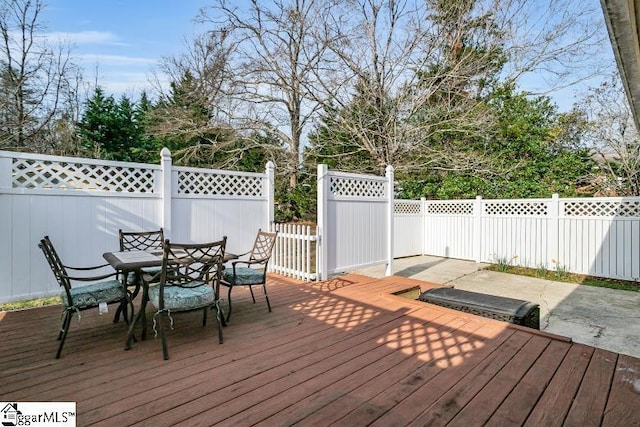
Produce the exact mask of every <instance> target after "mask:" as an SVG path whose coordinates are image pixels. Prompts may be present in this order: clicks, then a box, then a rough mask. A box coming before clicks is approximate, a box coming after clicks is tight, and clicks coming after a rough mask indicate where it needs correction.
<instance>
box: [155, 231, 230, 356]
mask: <svg viewBox="0 0 640 427" xmlns="http://www.w3.org/2000/svg"><path fill="white" fill-rule="evenodd" d="M226 242H227V237H226V236H225V237H223V239H222V240H220V241H217V242H211V243H201V244H178V243H171V242H170V241H169V240H165V242H164V249H163V256H162V272H161V273H160V284H159V285H158V286H154V287H151V288H149V291H148V293H149V301H150V302H151V304H153V306H154V307H155V308H156V313H155V314H154V316H153V328H154V331H156V333H157V334H158V335H160V339H161V341H162V354H163V356H164V359H165V360H166V359H168V358H169V351H168V349H167V338H166V333H165V331H164V325H163V323H164V321H163V319H164V318H165V317H166V318H169V320H170V325H171V328H173V317H172V316H173V314H175V313H178V312H186V311H193V310H199V309H201V310H202V311H203V318H202V326H206V324H207V312H208V311H209V309H211V308H213V309H215V311H216V320H217V323H218V341H219V342H220V343H221V344H222V341H223V337H222V324H223V321H224V320H223V319H222V317H221V316H222V315H221V310H220V305H219V297H218V295H219V294H220V279H221V275H222V269H223V259H224V250H225V245H226ZM145 277H146V275H145Z"/></svg>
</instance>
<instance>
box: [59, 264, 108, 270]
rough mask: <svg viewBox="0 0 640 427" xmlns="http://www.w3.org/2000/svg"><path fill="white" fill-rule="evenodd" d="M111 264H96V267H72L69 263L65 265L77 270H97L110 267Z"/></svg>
mask: <svg viewBox="0 0 640 427" xmlns="http://www.w3.org/2000/svg"><path fill="white" fill-rule="evenodd" d="M108 266H109V264H108V263H107V264H102V265H96V266H95V267H71V266H69V265H65V266H64V268H68V269H70V270H77V271H88V270H97V269H99V268H102V267H108Z"/></svg>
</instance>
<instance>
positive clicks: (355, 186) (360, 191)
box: [329, 176, 387, 198]
mask: <svg viewBox="0 0 640 427" xmlns="http://www.w3.org/2000/svg"><path fill="white" fill-rule="evenodd" d="M329 191H330V192H331V194H333V195H334V196H342V197H363V198H384V197H386V195H387V186H386V181H384V180H377V179H376V180H374V179H366V178H355V177H353V178H352V177H345V176H332V177H331V178H330V180H329Z"/></svg>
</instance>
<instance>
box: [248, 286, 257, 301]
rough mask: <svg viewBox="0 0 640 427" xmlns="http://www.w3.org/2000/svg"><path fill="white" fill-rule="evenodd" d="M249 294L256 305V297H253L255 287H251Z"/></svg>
mask: <svg viewBox="0 0 640 427" xmlns="http://www.w3.org/2000/svg"><path fill="white" fill-rule="evenodd" d="M249 292H251V299H252V300H253V303H254V304H255V303H256V297H254V296H253V286H251V285H249Z"/></svg>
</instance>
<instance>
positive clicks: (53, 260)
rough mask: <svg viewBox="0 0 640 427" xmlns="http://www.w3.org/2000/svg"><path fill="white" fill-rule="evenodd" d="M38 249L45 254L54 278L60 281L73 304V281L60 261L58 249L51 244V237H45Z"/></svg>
mask: <svg viewBox="0 0 640 427" xmlns="http://www.w3.org/2000/svg"><path fill="white" fill-rule="evenodd" d="M38 247H39V248H40V249H42V253H44V257H45V259H46V260H47V262H48V263H49V267H51V271H52V272H53V275H54V277H55V278H56V280H57V281H58V284H59V285H60V286H61V287H63V288H64V289H65V293H66V295H67V301H68V302H69V304H71V301H72V299H71V280H69V275H68V274H67V270H66V269H65V267H64V264H63V263H62V260H60V256H59V255H58V253H57V252H56V249H55V248H54V247H53V243H51V240H50V239H49V236H44V238H43V239H42V240H40V243H39V244H38Z"/></svg>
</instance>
